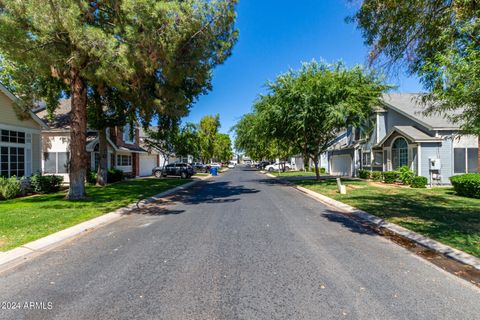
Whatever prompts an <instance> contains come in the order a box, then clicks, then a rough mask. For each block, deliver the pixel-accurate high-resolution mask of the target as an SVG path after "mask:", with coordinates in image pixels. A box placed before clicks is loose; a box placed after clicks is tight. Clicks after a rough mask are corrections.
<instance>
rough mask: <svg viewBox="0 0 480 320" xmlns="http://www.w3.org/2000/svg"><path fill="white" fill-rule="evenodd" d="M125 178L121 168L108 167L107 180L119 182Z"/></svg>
mask: <svg viewBox="0 0 480 320" xmlns="http://www.w3.org/2000/svg"><path fill="white" fill-rule="evenodd" d="M123 178H124V175H123V171H122V170H119V169H114V168H113V169H108V172H107V182H108V183H113V182H118V181H122V180H123Z"/></svg>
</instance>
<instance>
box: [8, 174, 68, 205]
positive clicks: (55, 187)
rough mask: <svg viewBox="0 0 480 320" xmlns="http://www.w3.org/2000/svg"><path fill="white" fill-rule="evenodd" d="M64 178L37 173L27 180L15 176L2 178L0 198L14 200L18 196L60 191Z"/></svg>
mask: <svg viewBox="0 0 480 320" xmlns="http://www.w3.org/2000/svg"><path fill="white" fill-rule="evenodd" d="M62 182H63V177H60V176H55V175H52V176H50V175H46V176H42V175H41V174H40V173H36V174H34V175H33V176H31V177H29V178H27V177H22V178H20V179H18V178H17V177H15V176H13V177H10V178H2V177H0V198H3V199H13V198H16V197H18V196H24V195H27V194H29V193H32V192H36V193H53V192H57V191H60V187H61V186H62Z"/></svg>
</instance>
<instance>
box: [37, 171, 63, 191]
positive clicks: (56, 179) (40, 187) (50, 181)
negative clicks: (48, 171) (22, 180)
mask: <svg viewBox="0 0 480 320" xmlns="http://www.w3.org/2000/svg"><path fill="white" fill-rule="evenodd" d="M62 182H63V177H61V176H55V175H46V176H42V175H41V174H40V173H36V174H34V175H33V176H32V177H31V178H30V183H31V185H32V188H33V190H34V191H35V192H37V193H53V192H57V191H59V190H60V187H61V185H62Z"/></svg>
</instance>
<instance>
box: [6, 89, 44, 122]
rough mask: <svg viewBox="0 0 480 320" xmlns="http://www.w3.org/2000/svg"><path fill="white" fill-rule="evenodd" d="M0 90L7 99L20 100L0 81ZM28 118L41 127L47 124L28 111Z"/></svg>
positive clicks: (16, 101)
mask: <svg viewBox="0 0 480 320" xmlns="http://www.w3.org/2000/svg"><path fill="white" fill-rule="evenodd" d="M0 92H2V93H3V94H4V95H5V96H6V97H7V98H8V99H9V100H11V101H12V102H13V103H19V102H21V100H20V99H19V98H17V97H16V96H15V95H14V94H13V93H11V92H10V90H8V89H7V88H6V87H5V86H4V85H3V84H1V83H0ZM28 114H29V116H30V118H31V119H32V120H33V121H34V122H35V123H36V124H38V125H39V126H40V128H42V129H46V128H48V126H47V125H46V124H45V122H43V121H42V120H41V119H40V118H39V117H38V116H37V115H36V114H35V113H33V112H32V111H30V110H29V111H28Z"/></svg>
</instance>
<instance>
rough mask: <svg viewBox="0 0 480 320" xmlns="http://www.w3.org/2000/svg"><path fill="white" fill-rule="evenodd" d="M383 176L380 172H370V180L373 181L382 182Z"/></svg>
mask: <svg viewBox="0 0 480 320" xmlns="http://www.w3.org/2000/svg"><path fill="white" fill-rule="evenodd" d="M382 178H383V175H382V172H381V171H372V172H370V179H372V180H373V181H382Z"/></svg>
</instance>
